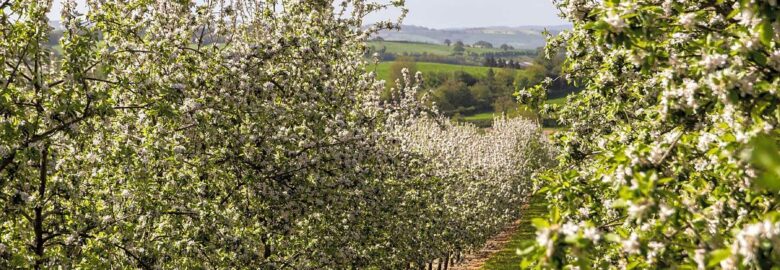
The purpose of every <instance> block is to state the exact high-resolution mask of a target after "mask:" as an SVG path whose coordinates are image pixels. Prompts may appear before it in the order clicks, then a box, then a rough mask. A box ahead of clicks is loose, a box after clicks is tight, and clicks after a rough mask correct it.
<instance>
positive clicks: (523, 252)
mask: <svg viewBox="0 0 780 270" xmlns="http://www.w3.org/2000/svg"><path fill="white" fill-rule="evenodd" d="M534 249H536V246H534V245H531V246H530V247H527V248H525V249H522V250H521V249H518V250H517V252H516V253H517V255H518V256H524V255H528V254H529V253H531V252H533V251H534Z"/></svg>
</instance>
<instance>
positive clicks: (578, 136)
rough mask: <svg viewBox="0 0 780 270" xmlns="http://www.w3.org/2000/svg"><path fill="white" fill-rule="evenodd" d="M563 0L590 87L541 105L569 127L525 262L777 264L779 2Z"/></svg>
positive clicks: (582, 76)
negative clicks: (546, 209) (546, 211)
mask: <svg viewBox="0 0 780 270" xmlns="http://www.w3.org/2000/svg"><path fill="white" fill-rule="evenodd" d="M555 2H556V4H557V5H558V7H559V8H560V9H561V10H562V11H563V14H564V16H565V17H566V18H567V19H568V20H570V21H571V22H573V23H574V27H573V29H572V30H571V31H568V32H566V33H564V34H562V35H561V36H559V37H557V38H555V39H554V40H553V41H552V43H553V44H551V47H550V48H551V49H554V48H556V47H565V48H566V51H567V56H568V61H567V64H566V70H567V73H568V74H569V76H570V77H568V79H571V80H572V81H576V82H580V83H581V84H582V85H583V86H584V88H585V90H584V91H583V92H582V93H580V94H578V95H577V96H575V97H573V98H570V99H569V100H568V104H566V105H565V106H563V107H562V108H557V107H547V108H546V109H547V111H548V112H550V113H552V114H553V115H555V116H557V117H558V118H559V120H560V121H561V122H562V123H565V124H567V125H568V126H569V127H570V128H571V130H570V131H569V132H563V133H560V134H558V135H557V142H558V144H559V145H560V146H561V148H562V150H563V151H562V155H561V156H560V157H559V161H560V166H559V167H558V168H557V169H555V170H553V171H550V172H549V173H547V174H545V175H544V176H543V177H540V181H539V184H540V185H542V186H543V187H542V192H543V193H544V194H546V196H547V198H548V199H549V201H550V210H551V211H550V212H551V214H550V217H549V218H548V219H544V220H542V219H540V220H535V223H536V225H537V227H538V228H539V231H538V238H537V240H538V241H537V242H538V243H537V245H535V246H532V247H529V248H527V249H524V250H521V253H522V254H524V255H525V256H526V261H525V262H524V264H523V266H525V267H540V268H571V269H585V268H598V269H602V268H617V269H625V268H680V269H694V268H695V269H708V268H716V267H720V268H724V269H769V268H771V267H776V266H777V265H778V264H780V253H778V252H777V251H778V248H777V247H778V246H777V243H778V240H780V223H778V222H779V221H780V216H778V212H777V210H778V205H777V203H778V198H777V194H778V193H777V192H778V191H780V178H779V177H780V173H778V168H780V153H778V144H777V139H778V135H780V134H778V132H777V125H778V121H780V110H778V107H777V105H778V104H780V100H779V99H780V96H779V95H778V89H780V19H778V18H779V17H778V14H780V7H778V5H777V1H774V0H767V1H763V0H740V1H735V0H720V1H699V0H694V1H673V0H638V1H637V0H627V1H621V0H606V1H590V0H562V1H555ZM536 92H540V91H538V89H530V90H529V91H523V92H522V93H521V94H522V95H521V96H524V97H531V96H533V95H532V93H536ZM531 100H533V99H531Z"/></svg>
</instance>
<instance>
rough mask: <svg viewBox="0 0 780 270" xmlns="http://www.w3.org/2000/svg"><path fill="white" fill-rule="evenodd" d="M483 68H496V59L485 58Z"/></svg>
mask: <svg viewBox="0 0 780 270" xmlns="http://www.w3.org/2000/svg"><path fill="white" fill-rule="evenodd" d="M482 65H483V66H486V67H495V66H496V58H495V57H492V56H490V57H485V61H483V62H482Z"/></svg>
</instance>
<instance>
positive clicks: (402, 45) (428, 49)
mask: <svg viewBox="0 0 780 270" xmlns="http://www.w3.org/2000/svg"><path fill="white" fill-rule="evenodd" d="M368 46H371V47H374V49H377V50H378V49H381V48H383V47H384V48H386V52H387V53H392V54H403V53H409V54H423V53H427V54H433V55H441V56H447V55H452V47H451V46H447V45H442V44H431V43H415V42H393V41H369V42H368ZM465 49H466V52H473V53H477V54H481V53H490V52H503V50H501V49H495V48H494V49H485V48H471V47H466V48H465Z"/></svg>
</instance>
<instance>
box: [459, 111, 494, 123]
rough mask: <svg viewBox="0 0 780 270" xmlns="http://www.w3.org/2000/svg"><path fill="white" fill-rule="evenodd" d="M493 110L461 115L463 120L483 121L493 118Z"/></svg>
mask: <svg viewBox="0 0 780 270" xmlns="http://www.w3.org/2000/svg"><path fill="white" fill-rule="evenodd" d="M494 114H495V113H494V112H486V113H479V114H475V115H469V116H465V117H463V120H465V121H485V120H493V117H494Z"/></svg>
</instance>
